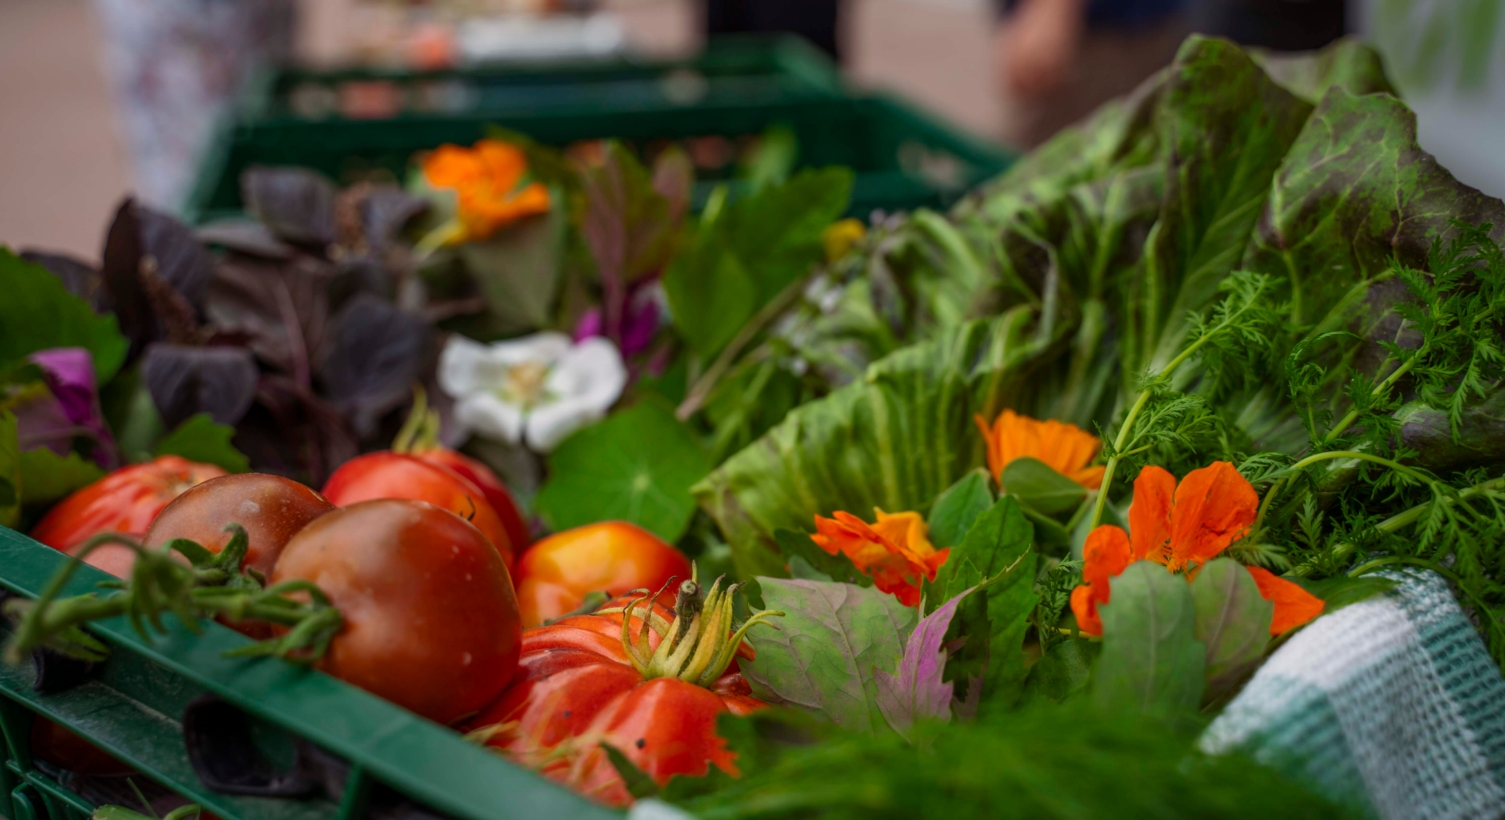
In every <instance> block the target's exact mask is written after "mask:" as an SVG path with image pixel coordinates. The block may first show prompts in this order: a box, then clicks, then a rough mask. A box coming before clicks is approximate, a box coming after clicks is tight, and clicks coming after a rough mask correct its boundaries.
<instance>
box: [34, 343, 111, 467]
mask: <svg viewBox="0 0 1505 820" xmlns="http://www.w3.org/2000/svg"><path fill="white" fill-rule="evenodd" d="M31 361H32V362H33V363H34V364H36V365H37V367H39V368H41V371H42V379H43V381H44V382H46V384H47V389H48V390H50V391H52V396H53V398H54V400H55V401H56V402H57V405H58V407H59V408H60V409H61V411H62V414H63V416H64V417H65V418H66V419H67V420H68V422H69V423H70V424H72V425H73V426H75V427H80V428H83V429H85V430H87V431H89V435H90V436H91V437H92V438H93V439H94V443H95V446H94V448H93V452H92V453H91V454H90V455H92V457H93V458H94V460H95V461H96V462H98V463H99V466H101V467H104V468H105V469H113V468H114V467H116V466H118V465H119V463H120V454H119V451H118V450H117V449H116V447H115V439H114V438H113V437H112V436H111V435H110V428H109V427H108V426H107V425H106V424H105V420H104V411H103V410H102V409H100V406H99V393H98V391H97V390H96V389H95V382H94V359H93V357H92V356H91V355H90V354H89V351H87V350H85V349H84V348H81V347H58V348H53V349H51V350H41V351H38V352H36V353H33V354H31ZM26 434H27V431H25V430H22V431H21V435H22V436H23V437H24V436H26ZM55 449H56V448H54V450H55ZM58 454H59V455H65V454H66V451H64V452H60V453H58Z"/></svg>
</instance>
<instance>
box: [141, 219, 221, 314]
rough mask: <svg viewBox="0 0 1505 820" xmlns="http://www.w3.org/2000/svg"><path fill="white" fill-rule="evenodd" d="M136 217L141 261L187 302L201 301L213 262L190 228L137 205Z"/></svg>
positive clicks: (197, 305) (195, 304)
mask: <svg viewBox="0 0 1505 820" xmlns="http://www.w3.org/2000/svg"><path fill="white" fill-rule="evenodd" d="M136 218H137V221H138V223H139V225H140V229H141V252H142V254H143V256H142V260H141V264H142V265H143V266H144V267H146V268H150V269H151V270H153V271H155V272H156V274H157V275H158V276H160V277H162V278H163V279H165V280H167V283H168V284H169V285H172V289H173V290H175V291H177V292H178V293H179V294H180V295H181V296H182V297H183V298H184V299H187V300H188V303H189V304H190V305H193V306H194V307H195V308H197V307H199V306H200V305H202V304H203V303H204V290H205V289H206V288H208V287H209V277H210V276H211V275H212V274H213V272H214V265H213V261H212V260H211V258H210V256H209V251H207V250H205V249H204V246H203V244H201V243H200V242H199V240H198V237H197V236H195V235H194V233H193V229H192V228H190V227H188V226H187V225H184V224H183V223H182V222H179V221H178V220H176V219H174V218H172V217H170V216H168V215H167V214H164V213H161V212H159V211H154V210H152V209H150V208H146V207H143V206H140V205H138V206H136Z"/></svg>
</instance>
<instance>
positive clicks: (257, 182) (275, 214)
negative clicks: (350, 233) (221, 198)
mask: <svg viewBox="0 0 1505 820" xmlns="http://www.w3.org/2000/svg"><path fill="white" fill-rule="evenodd" d="M240 193H241V198H242V199H243V200H245V203H246V210H248V211H250V213H251V214H252V215H253V216H255V217H256V218H257V219H259V220H261V223H262V224H263V225H265V226H266V227H267V230H269V231H271V232H272V233H273V234H274V235H276V236H277V237H279V238H281V239H285V240H287V241H288V242H295V243H299V244H306V245H313V246H316V247H318V248H320V249H322V248H324V247H325V246H327V245H329V244H330V243H332V242H334V203H335V187H334V184H333V183H331V182H330V181H329V180H328V179H325V178H324V177H323V176H321V175H320V174H318V173H317V172H315V171H310V170H308V169H306V168H286V167H256V168H249V169H247V170H246V172H245V173H243V174H241V176H240Z"/></svg>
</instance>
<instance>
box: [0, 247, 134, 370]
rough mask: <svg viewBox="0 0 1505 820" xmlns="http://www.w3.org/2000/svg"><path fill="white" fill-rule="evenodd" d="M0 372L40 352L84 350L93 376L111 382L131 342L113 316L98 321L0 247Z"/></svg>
mask: <svg viewBox="0 0 1505 820" xmlns="http://www.w3.org/2000/svg"><path fill="white" fill-rule="evenodd" d="M0 282H4V283H5V298H4V299H0V368H5V367H9V366H11V365H13V364H15V363H16V362H17V361H18V360H19V359H21V358H22V357H24V356H26V355H27V354H30V353H35V352H37V351H38V350H47V349H48V348H53V347H82V348H84V349H86V350H88V351H89V353H90V354H91V355H92V356H93V357H94V376H95V379H96V380H97V381H98V383H99V384H104V383H105V382H108V381H109V380H110V379H111V378H112V377H113V376H114V375H115V373H116V371H118V370H120V366H121V365H122V364H124V363H125V354H126V351H127V350H128V349H129V348H130V343H129V342H127V341H126V338H125V337H124V336H122V335H121V334H120V325H119V323H117V322H116V321H115V317H114V316H112V315H106V316H100V315H99V314H97V313H95V312H94V310H93V308H91V307H89V303H88V302H85V301H84V300H82V299H80V298H78V297H77V296H74V295H73V294H71V293H69V292H68V288H67V287H66V286H65V285H64V284H63V282H62V280H60V279H58V278H57V277H56V276H53V275H52V274H51V273H49V272H48V271H47V269H46V268H44V267H42V266H41V265H33V264H31V263H30V262H24V261H22V260H21V258H20V257H18V256H16V255H15V254H13V253H11V252H10V250H9V249H8V248H5V247H3V246H0Z"/></svg>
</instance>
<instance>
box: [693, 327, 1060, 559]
mask: <svg viewBox="0 0 1505 820" xmlns="http://www.w3.org/2000/svg"><path fill="white" fill-rule="evenodd" d="M1033 316H1034V313H1033V311H1032V310H1030V309H1029V308H1027V307H1025V308H1019V309H1016V310H1012V311H1010V312H1008V313H1006V314H1004V315H1003V316H1000V317H998V318H997V319H994V320H992V321H980V322H973V323H969V324H967V325H964V326H962V327H959V328H956V329H954V330H951V331H948V332H946V333H943V334H941V335H940V336H939V337H937V338H936V339H935V340H934V341H932V342H928V343H926V344H922V345H916V346H914V347H911V348H907V349H904V350H901V351H899V352H898V353H895V354H894V355H892V356H890V357H888V358H886V359H884V360H882V361H880V362H878V363H876V364H874V365H873V366H872V367H871V368H870V369H869V370H868V373H867V376H866V377H865V378H864V379H863V380H862V381H860V382H857V383H854V384H851V385H848V386H846V387H844V388H842V389H840V390H838V391H836V392H835V393H832V394H831V395H830V396H827V397H825V398H823V399H820V400H817V401H813V402H810V403H808V404H805V405H803V406H802V407H799V408H798V409H796V410H794V411H793V412H791V413H790V414H789V416H788V417H787V418H785V419H784V421H783V422H781V423H780V424H779V425H778V426H777V427H775V428H774V429H773V430H771V431H770V432H768V433H767V434H766V435H764V436H763V437H762V438H761V439H759V440H758V441H756V442H754V443H753V444H752V445H750V446H749V447H747V448H746V449H744V450H742V451H741V452H739V453H737V454H735V455H733V456H732V457H731V458H730V459H728V460H727V461H726V462H725V463H724V464H722V465H721V466H720V467H719V468H717V470H716V471H715V472H713V473H711V474H710V475H709V476H707V477H706V479H705V480H704V481H702V482H700V483H699V484H697V485H695V487H694V490H693V492H694V493H695V497H696V499H697V500H698V501H699V502H700V505H701V507H702V508H703V509H705V511H706V512H707V513H709V514H710V516H711V517H712V518H713V519H714V520H715V521H716V523H717V524H718V525H719V526H720V527H721V531H722V533H723V534H725V536H726V538H727V543H728V544H729V545H730V546H731V548H732V553H733V556H734V558H735V560H736V565H737V570H738V572H739V573H740V574H741V575H742V576H743V577H751V576H754V575H774V576H778V575H783V574H784V560H783V559H782V558H780V556H779V553H778V545H777V543H776V541H775V539H774V536H773V533H774V531H775V530H779V529H788V530H797V531H806V532H808V531H809V530H810V528H811V527H812V526H813V523H814V517H815V516H816V515H817V514H818V515H827V516H829V515H831V514H832V513H833V512H835V511H836V510H845V511H847V512H852V513H854V514H859V515H860V514H865V513H866V512H867V511H868V510H871V509H873V508H874V507H879V508H882V509H883V510H885V511H888V512H900V511H905V510H914V511H917V512H921V513H924V512H925V511H927V510H928V509H929V507H930V504H931V502H933V501H934V500H935V498H936V497H937V496H938V495H940V493H941V491H943V490H945V489H946V488H947V487H950V486H951V485H952V484H953V483H955V482H956V481H957V479H959V478H961V477H962V476H963V475H965V474H966V473H967V472H968V471H969V470H972V469H974V468H976V467H979V466H981V465H982V462H983V442H982V436H980V435H979V434H978V432H977V428H976V426H975V425H974V423H973V421H972V416H973V414H974V413H982V414H983V415H984V416H988V417H991V416H992V415H993V414H994V413H996V412H998V410H999V409H1000V407H1001V406H1002V404H1003V403H1004V401H1006V400H1007V401H1014V400H1016V399H1017V397H1019V396H1020V395H1022V394H1024V393H1026V392H1028V389H1029V385H1028V383H1027V380H1026V378H1025V377H1026V375H1027V373H1028V365H1029V364H1030V362H1031V361H1032V360H1033V359H1034V358H1035V357H1036V356H1038V354H1039V352H1040V350H1041V349H1042V348H1043V347H1044V346H1045V345H1044V343H1043V342H1042V341H1041V340H1040V339H1039V338H1038V336H1037V335H1036V333H1035V331H1036V328H1034V327H1032V325H1033V322H1032V321H1031V320H1032V318H1033Z"/></svg>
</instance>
